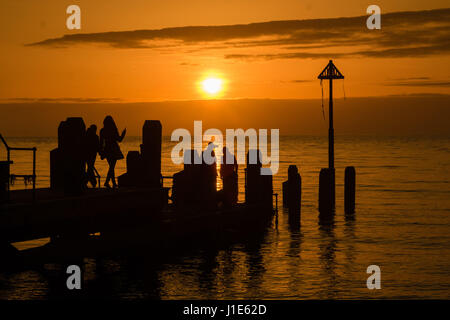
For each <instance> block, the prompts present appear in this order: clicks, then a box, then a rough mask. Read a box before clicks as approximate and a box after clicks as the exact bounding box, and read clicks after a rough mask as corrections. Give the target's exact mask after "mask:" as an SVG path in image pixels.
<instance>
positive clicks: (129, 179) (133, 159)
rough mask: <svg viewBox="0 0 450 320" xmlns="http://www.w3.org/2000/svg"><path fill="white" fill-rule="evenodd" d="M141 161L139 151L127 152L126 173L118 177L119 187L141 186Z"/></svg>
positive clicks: (142, 182) (142, 183)
mask: <svg viewBox="0 0 450 320" xmlns="http://www.w3.org/2000/svg"><path fill="white" fill-rule="evenodd" d="M143 162H144V161H143V159H142V155H141V154H140V153H139V151H128V154H127V172H125V173H124V174H122V175H120V176H119V177H118V178H117V180H118V182H119V187H138V186H143V185H144V181H143V179H142V176H143V170H144V165H143Z"/></svg>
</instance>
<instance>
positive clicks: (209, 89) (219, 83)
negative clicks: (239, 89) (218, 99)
mask: <svg viewBox="0 0 450 320" xmlns="http://www.w3.org/2000/svg"><path fill="white" fill-rule="evenodd" d="M222 87H223V80H222V79H220V78H212V77H211V78H206V79H205V80H203V81H202V82H201V88H202V90H203V91H204V92H205V93H206V94H208V95H211V96H215V95H217V94H219V93H220V92H221V91H222Z"/></svg>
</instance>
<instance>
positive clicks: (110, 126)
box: [100, 116, 127, 188]
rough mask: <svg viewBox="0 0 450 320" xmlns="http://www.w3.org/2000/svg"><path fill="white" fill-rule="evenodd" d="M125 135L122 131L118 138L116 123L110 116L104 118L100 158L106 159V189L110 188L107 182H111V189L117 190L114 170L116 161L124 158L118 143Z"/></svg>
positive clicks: (125, 131) (125, 130)
mask: <svg viewBox="0 0 450 320" xmlns="http://www.w3.org/2000/svg"><path fill="white" fill-rule="evenodd" d="M126 133H127V129H124V130H123V131H122V134H121V135H120V136H119V131H118V130H117V126H116V123H115V122H114V119H113V118H112V117H111V116H106V117H105V120H103V128H102V129H101V130H100V150H101V151H100V157H101V159H102V160H103V159H105V158H106V160H107V161H108V164H109V170H108V174H107V176H106V181H105V187H106V188H111V186H110V185H109V181H112V184H113V188H117V184H116V176H115V173H114V169H115V167H116V162H117V160H120V159H123V158H124V156H123V153H122V151H120V147H119V142H122V140H123V138H125V134H126Z"/></svg>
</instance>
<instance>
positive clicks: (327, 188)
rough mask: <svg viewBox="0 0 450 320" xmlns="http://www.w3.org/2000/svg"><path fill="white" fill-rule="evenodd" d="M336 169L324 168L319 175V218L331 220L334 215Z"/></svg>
mask: <svg viewBox="0 0 450 320" xmlns="http://www.w3.org/2000/svg"><path fill="white" fill-rule="evenodd" d="M333 189H334V169H330V168H323V169H321V170H320V175H319V218H320V219H329V218H332V217H333V215H334V192H333Z"/></svg>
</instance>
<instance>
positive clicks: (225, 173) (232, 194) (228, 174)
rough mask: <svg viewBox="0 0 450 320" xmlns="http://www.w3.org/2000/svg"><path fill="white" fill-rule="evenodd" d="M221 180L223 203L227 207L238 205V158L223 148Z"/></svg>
mask: <svg viewBox="0 0 450 320" xmlns="http://www.w3.org/2000/svg"><path fill="white" fill-rule="evenodd" d="M220 178H221V179H222V183H223V202H224V204H225V205H226V206H231V205H234V204H236V203H237V200H238V184H237V180H238V164H237V161H236V158H235V157H234V155H233V154H232V153H230V152H229V151H228V148H227V147H223V156H222V164H221V165H220Z"/></svg>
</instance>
